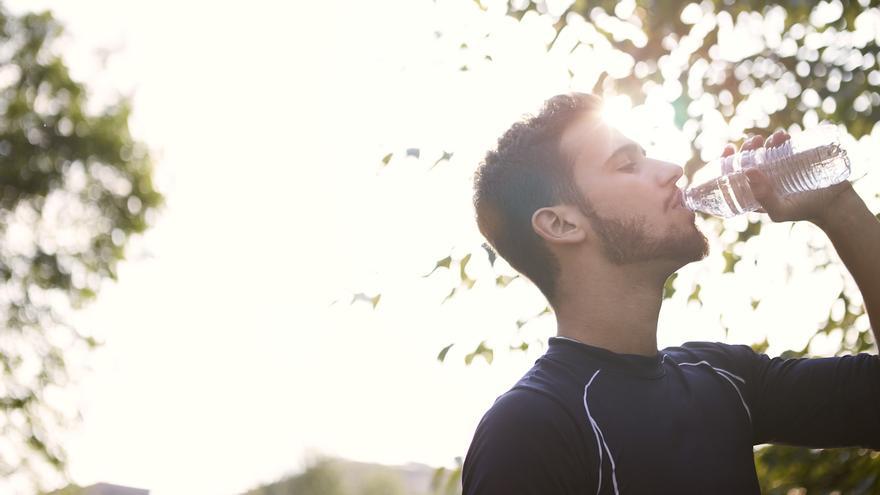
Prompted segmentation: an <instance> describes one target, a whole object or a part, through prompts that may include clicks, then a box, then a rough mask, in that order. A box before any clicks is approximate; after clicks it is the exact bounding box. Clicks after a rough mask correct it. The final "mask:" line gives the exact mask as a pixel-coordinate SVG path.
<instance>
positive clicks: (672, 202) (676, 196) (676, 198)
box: [666, 188, 684, 210]
mask: <svg viewBox="0 0 880 495" xmlns="http://www.w3.org/2000/svg"><path fill="white" fill-rule="evenodd" d="M676 206H684V195H683V194H682V192H681V189H679V188H675V192H673V193H672V196H671V197H670V198H669V201H667V203H666V209H667V210H671V209H672V208H675V207H676Z"/></svg>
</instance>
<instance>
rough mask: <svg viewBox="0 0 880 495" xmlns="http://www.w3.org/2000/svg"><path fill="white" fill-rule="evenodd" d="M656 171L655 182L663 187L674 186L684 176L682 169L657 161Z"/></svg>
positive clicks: (672, 164)
mask: <svg viewBox="0 0 880 495" xmlns="http://www.w3.org/2000/svg"><path fill="white" fill-rule="evenodd" d="M656 170H657V182H659V183H660V185H661V186H663V187H669V186H671V185H674V184H675V183H677V182H678V180H679V179H681V178H682V177H683V176H684V169H683V168H681V167H680V166H678V165H676V164H674V163H669V162H663V161H658V163H657V168H656Z"/></svg>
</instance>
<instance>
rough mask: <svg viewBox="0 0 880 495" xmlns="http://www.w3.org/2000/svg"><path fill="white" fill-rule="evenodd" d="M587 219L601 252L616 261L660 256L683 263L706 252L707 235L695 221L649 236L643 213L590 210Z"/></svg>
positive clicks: (618, 262)
mask: <svg viewBox="0 0 880 495" xmlns="http://www.w3.org/2000/svg"><path fill="white" fill-rule="evenodd" d="M589 219H590V224H591V225H592V227H593V230H594V231H595V232H596V234H597V235H598V236H599V238H600V239H601V241H602V242H601V248H602V252H603V253H604V254H605V256H606V257H607V258H608V259H609V260H610V261H611V262H612V263H614V264H617V265H625V264H630V263H637V262H640V261H649V260H654V259H663V258H665V259H671V260H676V261H679V262H681V263H682V264H683V265H684V264H687V263H690V262H692V261H699V260H701V259H703V258H705V257H706V256H707V255H708V254H709V241H708V239H706V236H705V235H703V233H702V232H700V231H699V230H698V229H697V227H696V226H694V225H691V226H690V227H689V228H676V229H672V230H669V231H667V232H664V233H663V234H662V235H660V236H652V235H650V234H649V232H648V229H647V221H646V220H645V217H643V216H638V217H629V218H625V219H616V218H603V217H601V216H599V215H598V214H596V213H593V214H592V215H589Z"/></svg>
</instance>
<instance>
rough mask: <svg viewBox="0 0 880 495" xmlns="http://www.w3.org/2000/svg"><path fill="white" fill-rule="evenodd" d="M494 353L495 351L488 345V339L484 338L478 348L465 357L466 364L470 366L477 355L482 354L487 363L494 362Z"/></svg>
mask: <svg viewBox="0 0 880 495" xmlns="http://www.w3.org/2000/svg"><path fill="white" fill-rule="evenodd" d="M494 354H495V353H494V352H493V351H492V349H490V348H488V347H486V341H485V340H484V341H483V342H480V345H478V346H477V348H476V349H474V352H472V353H470V354H468V355H466V356H465V357H464V364H466V365H468V366H470V365H471V363H473V361H474V358H476V357H477V356H482V357H483V359H485V360H486V362H487V363H489V364H492V359H493V357H494Z"/></svg>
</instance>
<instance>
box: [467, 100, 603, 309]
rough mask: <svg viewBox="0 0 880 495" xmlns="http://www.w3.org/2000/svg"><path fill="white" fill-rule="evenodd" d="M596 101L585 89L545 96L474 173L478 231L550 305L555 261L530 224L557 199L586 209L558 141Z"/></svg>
mask: <svg viewBox="0 0 880 495" xmlns="http://www.w3.org/2000/svg"><path fill="white" fill-rule="evenodd" d="M601 104H602V100H601V98H599V97H598V96H595V95H592V94H587V93H570V94H562V95H557V96H554V97H552V98H550V99H549V100H547V101H546V102H544V106H543V108H542V109H541V111H540V113H538V115H535V116H528V118H527V119H526V120H524V121H520V122H517V123H515V124H513V126H511V128H510V129H508V130H507V131H506V132H505V133H504V135H503V136H501V138H500V139H499V140H498V146H497V148H496V149H495V150H491V151H489V152H488V153H487V154H486V157H485V159H484V160H483V161H482V162H481V163H480V166H479V167H478V168H477V171H476V172H475V174H474V198H473V201H474V209H475V210H476V219H477V225H478V227H479V229H480V232H481V233H482V234H483V236H485V237H486V240H488V241H489V244H491V246H492V247H493V248H494V250H495V251H496V252H497V253H498V254H499V255H500V256H501V257H503V258H504V259H505V260H507V262H508V263H509V264H510V266H512V267H513V268H514V269H516V270H517V271H518V272H520V273H522V274H523V275H525V276H526V277H528V278H529V279H530V280H531V281H532V282H534V284H535V285H536V286H538V289H539V290H540V291H541V292H542V293H543V294H544V296H545V297H546V298H547V300H548V301H549V302H550V304H551V305H552V304H553V298H554V295H555V289H556V280H557V278H558V277H559V262H558V260H557V259H556V257H555V256H553V253H552V252H551V251H550V249H548V247H547V245H546V244H545V243H544V241H543V239H541V237H540V236H538V234H537V233H536V232H535V231H534V229H533V228H532V215H533V214H534V212H535V211H537V210H538V209H540V208H544V207H546V206H552V205H555V204H561V203H564V204H573V205H577V206H580V207H581V208H582V210H584V211H587V210H588V209H589V208H588V206H587V205H588V203H587V201H586V199H585V198H584V197H583V195H582V194H581V193H580V191H579V190H578V189H577V187H576V186H575V185H574V183H573V180H572V163H571V161H570V160H569V159H568V158H567V157H565V156H563V154H562V153H561V150H560V147H559V145H560V139H561V137H562V134H563V132H564V131H565V129H566V128H567V127H568V126H569V125H570V124H571V123H573V122H574V121H575V120H576V119H577V118H578V117H581V116H583V115H584V114H585V113H592V112H597V111H598V110H599V109H600V107H601Z"/></svg>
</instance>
